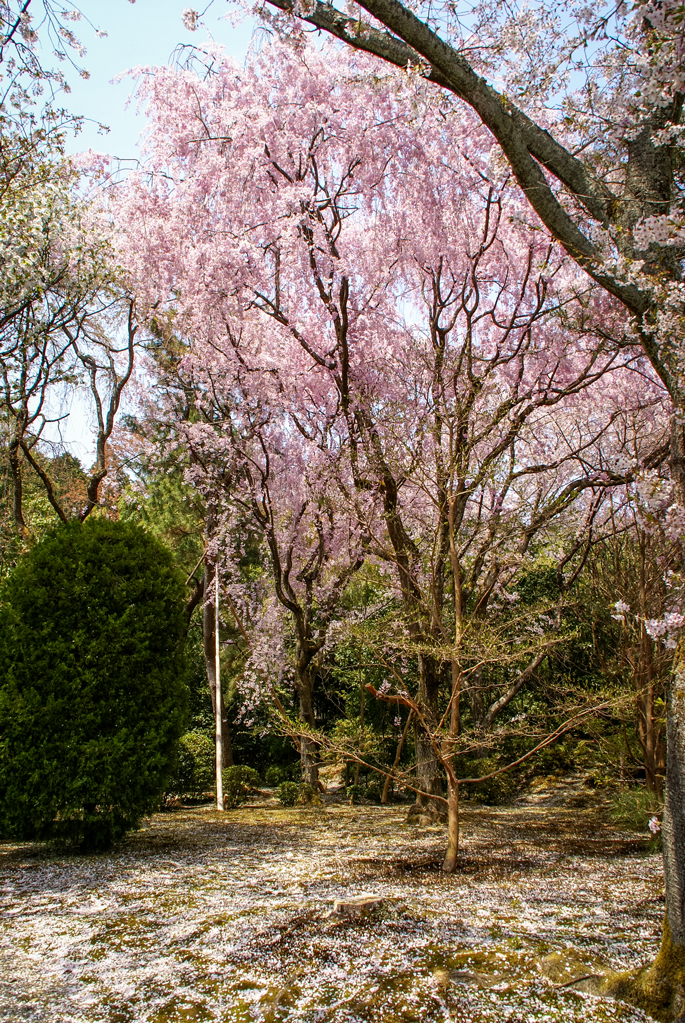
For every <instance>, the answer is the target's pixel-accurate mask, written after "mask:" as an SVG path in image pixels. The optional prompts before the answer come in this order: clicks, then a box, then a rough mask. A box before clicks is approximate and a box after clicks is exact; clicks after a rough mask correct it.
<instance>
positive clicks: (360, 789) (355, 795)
mask: <svg viewBox="0 0 685 1023" xmlns="http://www.w3.org/2000/svg"><path fill="white" fill-rule="evenodd" d="M365 793H366V786H364V785H348V786H347V788H346V789H345V795H346V796H347V798H348V799H349V801H350V803H358V802H359V800H360V799H363V798H364V795H365Z"/></svg>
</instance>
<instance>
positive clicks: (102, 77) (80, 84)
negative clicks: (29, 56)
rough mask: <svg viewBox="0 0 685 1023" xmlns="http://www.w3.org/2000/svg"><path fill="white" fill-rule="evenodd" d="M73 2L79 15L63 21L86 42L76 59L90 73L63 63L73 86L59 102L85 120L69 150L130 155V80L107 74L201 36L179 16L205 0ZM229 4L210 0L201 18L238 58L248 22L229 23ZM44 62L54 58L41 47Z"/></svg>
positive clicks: (159, 57) (138, 120) (164, 58)
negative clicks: (102, 34)
mask: <svg viewBox="0 0 685 1023" xmlns="http://www.w3.org/2000/svg"><path fill="white" fill-rule="evenodd" d="M77 6H78V8H79V9H80V10H81V12H82V13H83V15H84V18H83V20H82V21H80V22H77V23H76V24H74V23H72V22H68V23H67V26H68V27H69V28H71V29H73V30H74V32H75V35H76V36H77V37H78V39H79V41H80V42H81V43H82V44H83V45H84V46H85V47H86V50H87V53H86V56H85V57H83V58H82V59H81V60H80V62H79V63H80V64H81V65H82V66H83V67H85V68H86V69H87V70H88V71H89V72H90V79H89V80H88V81H84V80H83V79H81V78H79V76H78V74H77V73H76V71H74V70H73V69H71V68H69V67H68V66H65V65H63V70H64V71H65V72H66V75H67V79H68V81H69V84H70V86H71V89H72V91H71V94H70V95H68V96H64V97H60V105H62V104H63V105H64V106H66V107H67V108H68V109H69V110H70V111H71V112H72V113H74V114H79V115H81V116H83V117H85V118H88V120H87V121H85V122H84V128H83V131H82V132H81V134H80V135H79V136H77V137H76V138H75V139H73V140H71V141H70V142H69V145H68V148H69V150H70V151H71V152H74V153H77V152H81V151H82V150H84V149H95V150H98V151H100V152H106V153H111V154H112V155H113V156H117V157H119V158H122V159H130V158H132V157H135V156H137V148H136V143H137V140H138V136H139V134H140V131H141V129H142V127H143V123H144V119H143V118H142V117H141V116H137V115H136V113H135V105H134V104H131V105H130V106H129V107H128V109H126V100H127V98H128V96H129V95H130V93H131V90H132V88H133V82H132V80H131V79H130V78H129V79H126V80H124V81H123V82H119V83H118V84H111V83H112V79H113V78H115V77H116V76H117V75H119V74H121V72H122V71H126V70H128V69H129V68H133V67H136V66H138V65H140V64H167V63H168V62H169V60H170V58H171V56H172V53H173V51H174V49H175V48H176V46H177V45H178V44H179V43H186V44H193V43H196V44H201V43H202V42H203V41H205V40H206V38H207V35H206V31H205V30H204V29H202V28H201V29H199V30H198V31H196V32H190V31H188V29H186V28H184V26H183V22H182V20H181V13H182V11H183V9H184V8H186V7H196V8H198V9H199V10H200V11H202V10H203V9H204V6H205V4H204V3H203V4H202V5H199V4H196V3H193V0H136V3H135V4H130V3H129V2H128V0H80V2H78V3H77ZM228 10H229V7H228V4H227V3H226V0H214V2H213V3H212V4H211V6H210V7H209V9H208V10H207V11H206V13H205V15H204V17H203V21H204V23H205V24H206V26H207V28H208V29H209V31H210V32H211V34H212V37H213V38H214V39H215V40H216V42H218V43H221V44H222V45H223V46H225V47H226V51H227V53H229V54H231V55H232V56H234V57H235V58H236V59H237V60H242V59H243V58H244V56H245V54H246V52H247V49H248V46H249V43H250V38H251V34H252V29H253V25H252V24H251V23H250V24H248V23H245V24H243V25H241V26H239V27H238V28H234V27H233V26H232V25H231V23H230V22H229V21H227V20H225V15H226V14H227V12H228ZM86 18H89V19H90V21H91V22H92V24H93V27H91V26H90V25H89V24H88V22H87V21H86ZM94 29H101V30H102V31H104V32H106V33H107V37H106V38H98V37H97V36H96V34H95V31H94ZM77 62H78V60H77ZM44 63H45V64H46V65H47V66H49V65H50V63H56V62H51V61H50V60H49V58H48V54H47V53H44ZM100 122H102V123H104V124H106V125H108V127H109V128H110V131H109V133H107V134H105V135H103V134H102V133H100V132H99V129H98V125H99V123H100Z"/></svg>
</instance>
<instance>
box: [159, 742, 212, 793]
mask: <svg viewBox="0 0 685 1023" xmlns="http://www.w3.org/2000/svg"><path fill="white" fill-rule="evenodd" d="M215 771H216V759H215V751H214V741H213V740H212V739H210V737H209V736H208V735H207V734H206V733H205V732H200V731H198V730H197V729H195V730H193V731H191V732H186V733H185V735H182V736H181V738H180V739H179V740H178V753H177V761H176V769H175V771H174V773H173V775H172V777H171V778H170V780H169V784H168V786H167V791H168V792H173V793H175V794H176V795H184V796H201V795H202V794H203V793H204V792H210V791H211V790H212V789H213V788H214V781H215Z"/></svg>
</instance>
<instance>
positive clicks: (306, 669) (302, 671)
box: [295, 655, 319, 789]
mask: <svg viewBox="0 0 685 1023" xmlns="http://www.w3.org/2000/svg"><path fill="white" fill-rule="evenodd" d="M302 660H303V658H302V656H301V655H299V656H298V658H297V665H296V668H295V687H296V689H297V694H298V696H299V698H300V721H302V722H304V724H306V725H309V727H310V728H314V725H315V719H314V705H313V703H312V696H313V693H314V679H315V677H316V667H315V665H314V662H313V660H311V661H310V662H309V664H307V665H306V666H305V665H303V664H302ZM315 758H316V743H314V742H313V741H312V740H311V739H310V738H308V736H306V735H303V736H301V737H300V765H301V768H302V781H303V782H304V783H305V784H307V785H311V786H312V787H313V788H315V789H318V787H319V769H318V767H317V765H316V759H315Z"/></svg>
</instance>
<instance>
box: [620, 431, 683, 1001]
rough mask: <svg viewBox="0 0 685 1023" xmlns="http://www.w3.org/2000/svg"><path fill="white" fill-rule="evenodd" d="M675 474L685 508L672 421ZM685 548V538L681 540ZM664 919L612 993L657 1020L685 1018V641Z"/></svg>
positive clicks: (673, 688) (678, 674) (676, 699)
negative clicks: (642, 963) (648, 949)
mask: <svg viewBox="0 0 685 1023" xmlns="http://www.w3.org/2000/svg"><path fill="white" fill-rule="evenodd" d="M671 474H672V477H673V481H674V483H675V486H676V493H677V500H678V503H679V504H680V505H681V506H685V427H684V426H683V425H682V424H679V423H678V422H677V420H675V419H674V423H673V430H672V434H671ZM681 542H683V543H684V544H685V538H682V541H681ZM661 834H662V839H663V851H664V876H665V882H666V915H665V918H664V928H663V937H662V941H661V948H660V950H659V954H658V956H657V957H656V960H655V961H654V963H653V964H652V965H651V966H649V967H646V968H645V969H643V970H640V971H639V972H638V973H637V975H634V974H632V975H631V974H624V975H622V976H620V977H619V978H618V979H617V980H616V981H615V982H614V983H613V984H611V988H612V990H613V992H614V993H615V994H616V995H617V996H618V997H619V998H625V999H626V1000H627V1001H631V1002H634V1003H637V1005H639V1006H640V1007H641V1008H644V1009H646V1010H647V1012H649V1013H651V1014H652V1015H655V1016H657V1017H658V1018H659V1019H665V1020H675V1019H681V1018H683V1017H685V638H682V637H681V639H680V642H679V643H678V647H677V649H676V652H675V657H674V661H673V671H672V673H671V677H670V680H669V685H668V718H667V725H666V793H665V802H664V815H663V820H662V824H661Z"/></svg>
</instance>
